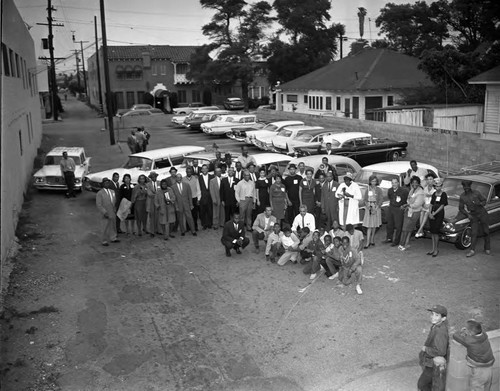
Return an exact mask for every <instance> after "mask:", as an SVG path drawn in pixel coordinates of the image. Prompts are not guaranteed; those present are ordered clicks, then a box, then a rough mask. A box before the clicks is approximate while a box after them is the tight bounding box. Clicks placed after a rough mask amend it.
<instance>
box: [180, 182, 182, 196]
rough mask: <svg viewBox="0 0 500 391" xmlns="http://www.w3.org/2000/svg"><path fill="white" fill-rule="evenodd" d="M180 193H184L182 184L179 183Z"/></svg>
mask: <svg viewBox="0 0 500 391" xmlns="http://www.w3.org/2000/svg"><path fill="white" fill-rule="evenodd" d="M179 193H181V194H182V185H181V184H180V183H179Z"/></svg>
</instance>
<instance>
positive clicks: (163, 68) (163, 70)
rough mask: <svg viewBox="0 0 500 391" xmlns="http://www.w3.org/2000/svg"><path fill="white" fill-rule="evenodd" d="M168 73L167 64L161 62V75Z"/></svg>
mask: <svg viewBox="0 0 500 391" xmlns="http://www.w3.org/2000/svg"><path fill="white" fill-rule="evenodd" d="M166 74H167V64H160V75H166Z"/></svg>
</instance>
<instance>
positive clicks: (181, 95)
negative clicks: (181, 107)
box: [177, 90, 187, 103]
mask: <svg viewBox="0 0 500 391" xmlns="http://www.w3.org/2000/svg"><path fill="white" fill-rule="evenodd" d="M177 101H178V102H179V103H186V102H187V94H186V91H185V90H180V91H177Z"/></svg>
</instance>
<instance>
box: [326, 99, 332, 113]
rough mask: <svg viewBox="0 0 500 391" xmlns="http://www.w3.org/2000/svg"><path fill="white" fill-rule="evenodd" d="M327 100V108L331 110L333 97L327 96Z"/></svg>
mask: <svg viewBox="0 0 500 391" xmlns="http://www.w3.org/2000/svg"><path fill="white" fill-rule="evenodd" d="M325 99H326V101H325V110H331V109H332V97H331V96H327V97H326V98H325Z"/></svg>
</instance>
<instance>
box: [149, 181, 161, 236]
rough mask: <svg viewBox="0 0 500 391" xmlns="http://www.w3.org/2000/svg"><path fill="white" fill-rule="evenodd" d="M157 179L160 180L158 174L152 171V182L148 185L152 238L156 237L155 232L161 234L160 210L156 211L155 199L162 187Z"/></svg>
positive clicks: (150, 232)
mask: <svg viewBox="0 0 500 391" xmlns="http://www.w3.org/2000/svg"><path fill="white" fill-rule="evenodd" d="M156 178H158V174H157V173H156V172H154V171H151V172H150V174H149V179H151V180H150V181H149V182H148V183H147V184H146V192H147V194H148V195H147V197H148V198H146V212H147V214H148V221H149V234H150V235H151V237H154V236H155V232H159V227H158V220H159V215H158V209H156V206H155V197H156V192H157V191H158V189H159V188H160V185H159V183H158V182H157V181H156Z"/></svg>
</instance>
